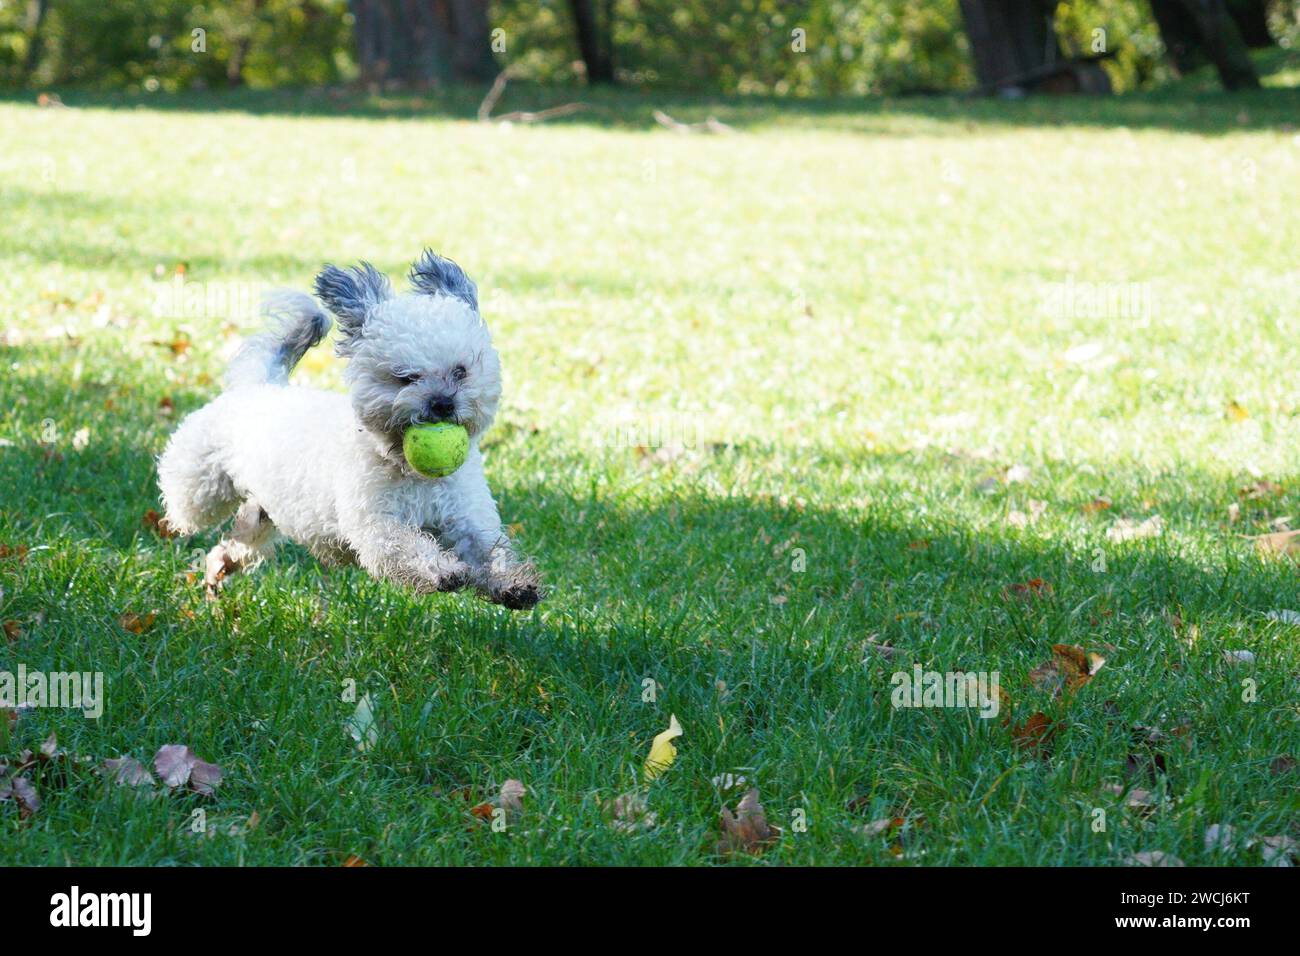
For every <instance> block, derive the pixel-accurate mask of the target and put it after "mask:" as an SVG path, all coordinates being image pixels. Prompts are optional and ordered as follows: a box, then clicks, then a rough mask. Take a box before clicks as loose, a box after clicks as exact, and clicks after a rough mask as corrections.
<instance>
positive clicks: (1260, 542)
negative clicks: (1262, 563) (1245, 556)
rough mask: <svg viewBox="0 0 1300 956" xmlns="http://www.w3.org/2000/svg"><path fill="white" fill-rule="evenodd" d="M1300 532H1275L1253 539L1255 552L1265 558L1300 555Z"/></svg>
mask: <svg viewBox="0 0 1300 956" xmlns="http://www.w3.org/2000/svg"><path fill="white" fill-rule="evenodd" d="M1298 539H1300V530H1295V531H1274V532H1273V533H1272V534H1261V535H1258V536H1256V537H1255V538H1253V539H1252V540H1253V541H1254V542H1255V550H1256V551H1258V552H1259V553H1260V554H1261V555H1264V556H1265V557H1276V556H1278V555H1288V556H1290V555H1293V554H1296V553H1300V540H1298Z"/></svg>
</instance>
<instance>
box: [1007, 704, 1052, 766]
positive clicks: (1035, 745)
mask: <svg viewBox="0 0 1300 956" xmlns="http://www.w3.org/2000/svg"><path fill="white" fill-rule="evenodd" d="M1058 730H1059V728H1058V727H1057V725H1056V724H1054V723H1052V719H1051V718H1050V717H1048V716H1047V715H1046V714H1044V713H1043V712H1042V711H1038V712H1036V713H1033V714H1030V715H1029V717H1028V718H1026V719H1025V720H1024V721H1022V722H1021V723H1019V724H1014V725H1012V727H1011V739H1012V740H1014V741H1015V744H1016V746H1017V747H1019V748H1020V749H1021V750H1032V751H1035V752H1036V753H1037V755H1038V756H1040V757H1042V758H1044V759H1046V758H1047V757H1049V756H1051V752H1052V739H1053V738H1054V737H1055V736H1056V733H1057V731H1058Z"/></svg>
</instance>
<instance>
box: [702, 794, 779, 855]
mask: <svg viewBox="0 0 1300 956" xmlns="http://www.w3.org/2000/svg"><path fill="white" fill-rule="evenodd" d="M721 821H722V839H720V840H719V841H718V843H717V846H716V849H717V852H718V853H719V854H722V855H723V856H727V855H730V854H733V853H761V852H763V850H765V849H767V847H769V846H771V845H772V844H773V843H775V842H776V841H777V840H778V839H779V838H780V836H781V830H780V828H779V827H774V826H772V825H771V824H769V823H768V822H767V815H766V814H765V813H764V812H763V805H762V804H761V803H759V802H758V788H756V787H755V788H753V789H751V790H750V791H749V792H748V793H746V794H745V796H744V797H743V798H742V799H741V801H740V803H738V804H737V805H736V811H735V813H732V812H731V811H730V810H728V809H727V808H726V807H723V808H722V815H721Z"/></svg>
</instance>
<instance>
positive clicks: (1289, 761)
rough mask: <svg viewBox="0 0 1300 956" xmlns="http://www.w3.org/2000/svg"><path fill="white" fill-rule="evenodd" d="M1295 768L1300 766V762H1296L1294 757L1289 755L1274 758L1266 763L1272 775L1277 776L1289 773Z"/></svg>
mask: <svg viewBox="0 0 1300 956" xmlns="http://www.w3.org/2000/svg"><path fill="white" fill-rule="evenodd" d="M1297 766H1300V761H1297V760H1296V759H1295V757H1292V756H1291V755H1290V754H1283V755H1282V756H1280V757H1274V758H1273V759H1272V760H1270V761H1269V762H1268V769H1269V770H1270V771H1271V772H1273V773H1279V774H1281V773H1290V772H1291V771H1293V770H1295V768H1296V767H1297Z"/></svg>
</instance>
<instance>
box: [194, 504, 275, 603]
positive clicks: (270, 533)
mask: <svg viewBox="0 0 1300 956" xmlns="http://www.w3.org/2000/svg"><path fill="white" fill-rule="evenodd" d="M275 538H276V533H275V525H274V524H273V523H272V522H271V518H270V516H268V515H267V513H266V511H264V510H263V508H262V506H261V505H259V504H258V503H257V502H256V501H255V500H254V499H252V498H249V499H247V500H246V501H245V502H244V503H243V504H242V505H240V506H239V511H237V512H236V513H235V522H234V524H233V525H232V526H231V529H230V537H228V538H222V539H221V541H220V542H219V543H218V544H217V545H216V547H214V548H213V549H212V550H211V551H209V552H208V557H207V561H206V562H205V565H204V574H203V583H204V584H205V585H206V586H207V592H208V597H209V598H214V597H216V595H217V591H218V590H219V589H220V588H221V586H222V585H223V584H224V583H225V581H226V579H227V578H229V577H230V576H231V575H232V574H238V573H239V572H240V571H243V570H245V569H246V568H250V567H252V566H253V565H255V564H257V563H258V562H259V561H261V560H262V559H263V558H264V557H266V556H267V555H269V554H270V553H271V551H272V550H273V549H274V548H275Z"/></svg>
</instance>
